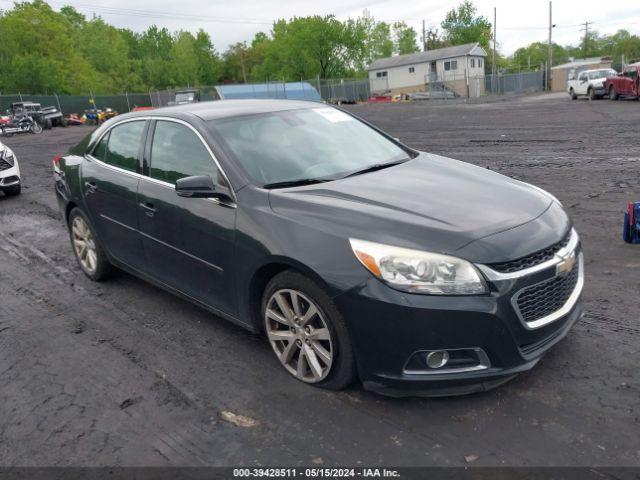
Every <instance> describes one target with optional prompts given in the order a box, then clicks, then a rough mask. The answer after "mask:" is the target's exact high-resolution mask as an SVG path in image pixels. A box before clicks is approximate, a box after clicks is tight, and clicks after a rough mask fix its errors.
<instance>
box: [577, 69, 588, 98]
mask: <svg viewBox="0 0 640 480" xmlns="http://www.w3.org/2000/svg"><path fill="white" fill-rule="evenodd" d="M588 87H589V77H588V75H587V72H582V73H581V74H580V75H578V85H577V86H576V93H577V94H578V95H586V94H587V88H588Z"/></svg>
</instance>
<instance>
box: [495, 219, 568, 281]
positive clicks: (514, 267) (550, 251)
mask: <svg viewBox="0 0 640 480" xmlns="http://www.w3.org/2000/svg"><path fill="white" fill-rule="evenodd" d="M570 239H571V230H570V231H569V233H567V235H566V236H565V237H564V238H563V239H562V240H560V241H559V242H557V243H554V244H553V245H551V246H550V247H547V248H544V249H542V250H539V251H537V252H534V253H532V254H530V255H527V256H524V257H521V258H517V259H515V260H510V261H508V262H501V263H490V264H489V265H488V266H489V267H490V268H492V269H493V270H495V271H496V272H501V273H512V272H517V271H519V270H524V269H525V268H530V267H535V266H536V265H540V264H541V263H544V262H546V261H547V260H551V259H552V258H553V256H554V255H555V254H556V253H558V251H559V250H560V249H562V248H564V247H566V246H567V244H568V243H569V240H570Z"/></svg>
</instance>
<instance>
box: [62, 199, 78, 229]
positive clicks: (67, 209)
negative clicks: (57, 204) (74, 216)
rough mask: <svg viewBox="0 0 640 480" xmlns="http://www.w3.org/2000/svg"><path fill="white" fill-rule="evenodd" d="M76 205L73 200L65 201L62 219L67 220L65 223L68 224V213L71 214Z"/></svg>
mask: <svg viewBox="0 0 640 480" xmlns="http://www.w3.org/2000/svg"><path fill="white" fill-rule="evenodd" d="M77 206H78V205H77V204H76V203H75V202H74V201H73V200H71V201H69V202H67V206H66V207H65V209H64V220H65V222H67V225H69V215H71V210H73V209H74V208H76V207H77Z"/></svg>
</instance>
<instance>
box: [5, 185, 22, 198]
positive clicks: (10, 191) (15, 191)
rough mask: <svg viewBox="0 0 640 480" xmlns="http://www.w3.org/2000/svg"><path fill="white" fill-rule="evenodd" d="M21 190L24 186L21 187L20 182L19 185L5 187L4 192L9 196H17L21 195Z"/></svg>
mask: <svg viewBox="0 0 640 480" xmlns="http://www.w3.org/2000/svg"><path fill="white" fill-rule="evenodd" d="M21 191H22V187H21V185H20V184H18V185H14V186H12V187H9V188H5V189H4V190H3V192H4V194H5V195H6V196H7V197H15V196H16V195H20V192H21Z"/></svg>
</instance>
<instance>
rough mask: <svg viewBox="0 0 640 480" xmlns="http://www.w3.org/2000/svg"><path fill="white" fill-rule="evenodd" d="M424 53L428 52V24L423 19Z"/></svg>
mask: <svg viewBox="0 0 640 480" xmlns="http://www.w3.org/2000/svg"><path fill="white" fill-rule="evenodd" d="M422 51H423V52H426V51H427V22H426V21H425V19H424V18H423V19H422Z"/></svg>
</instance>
